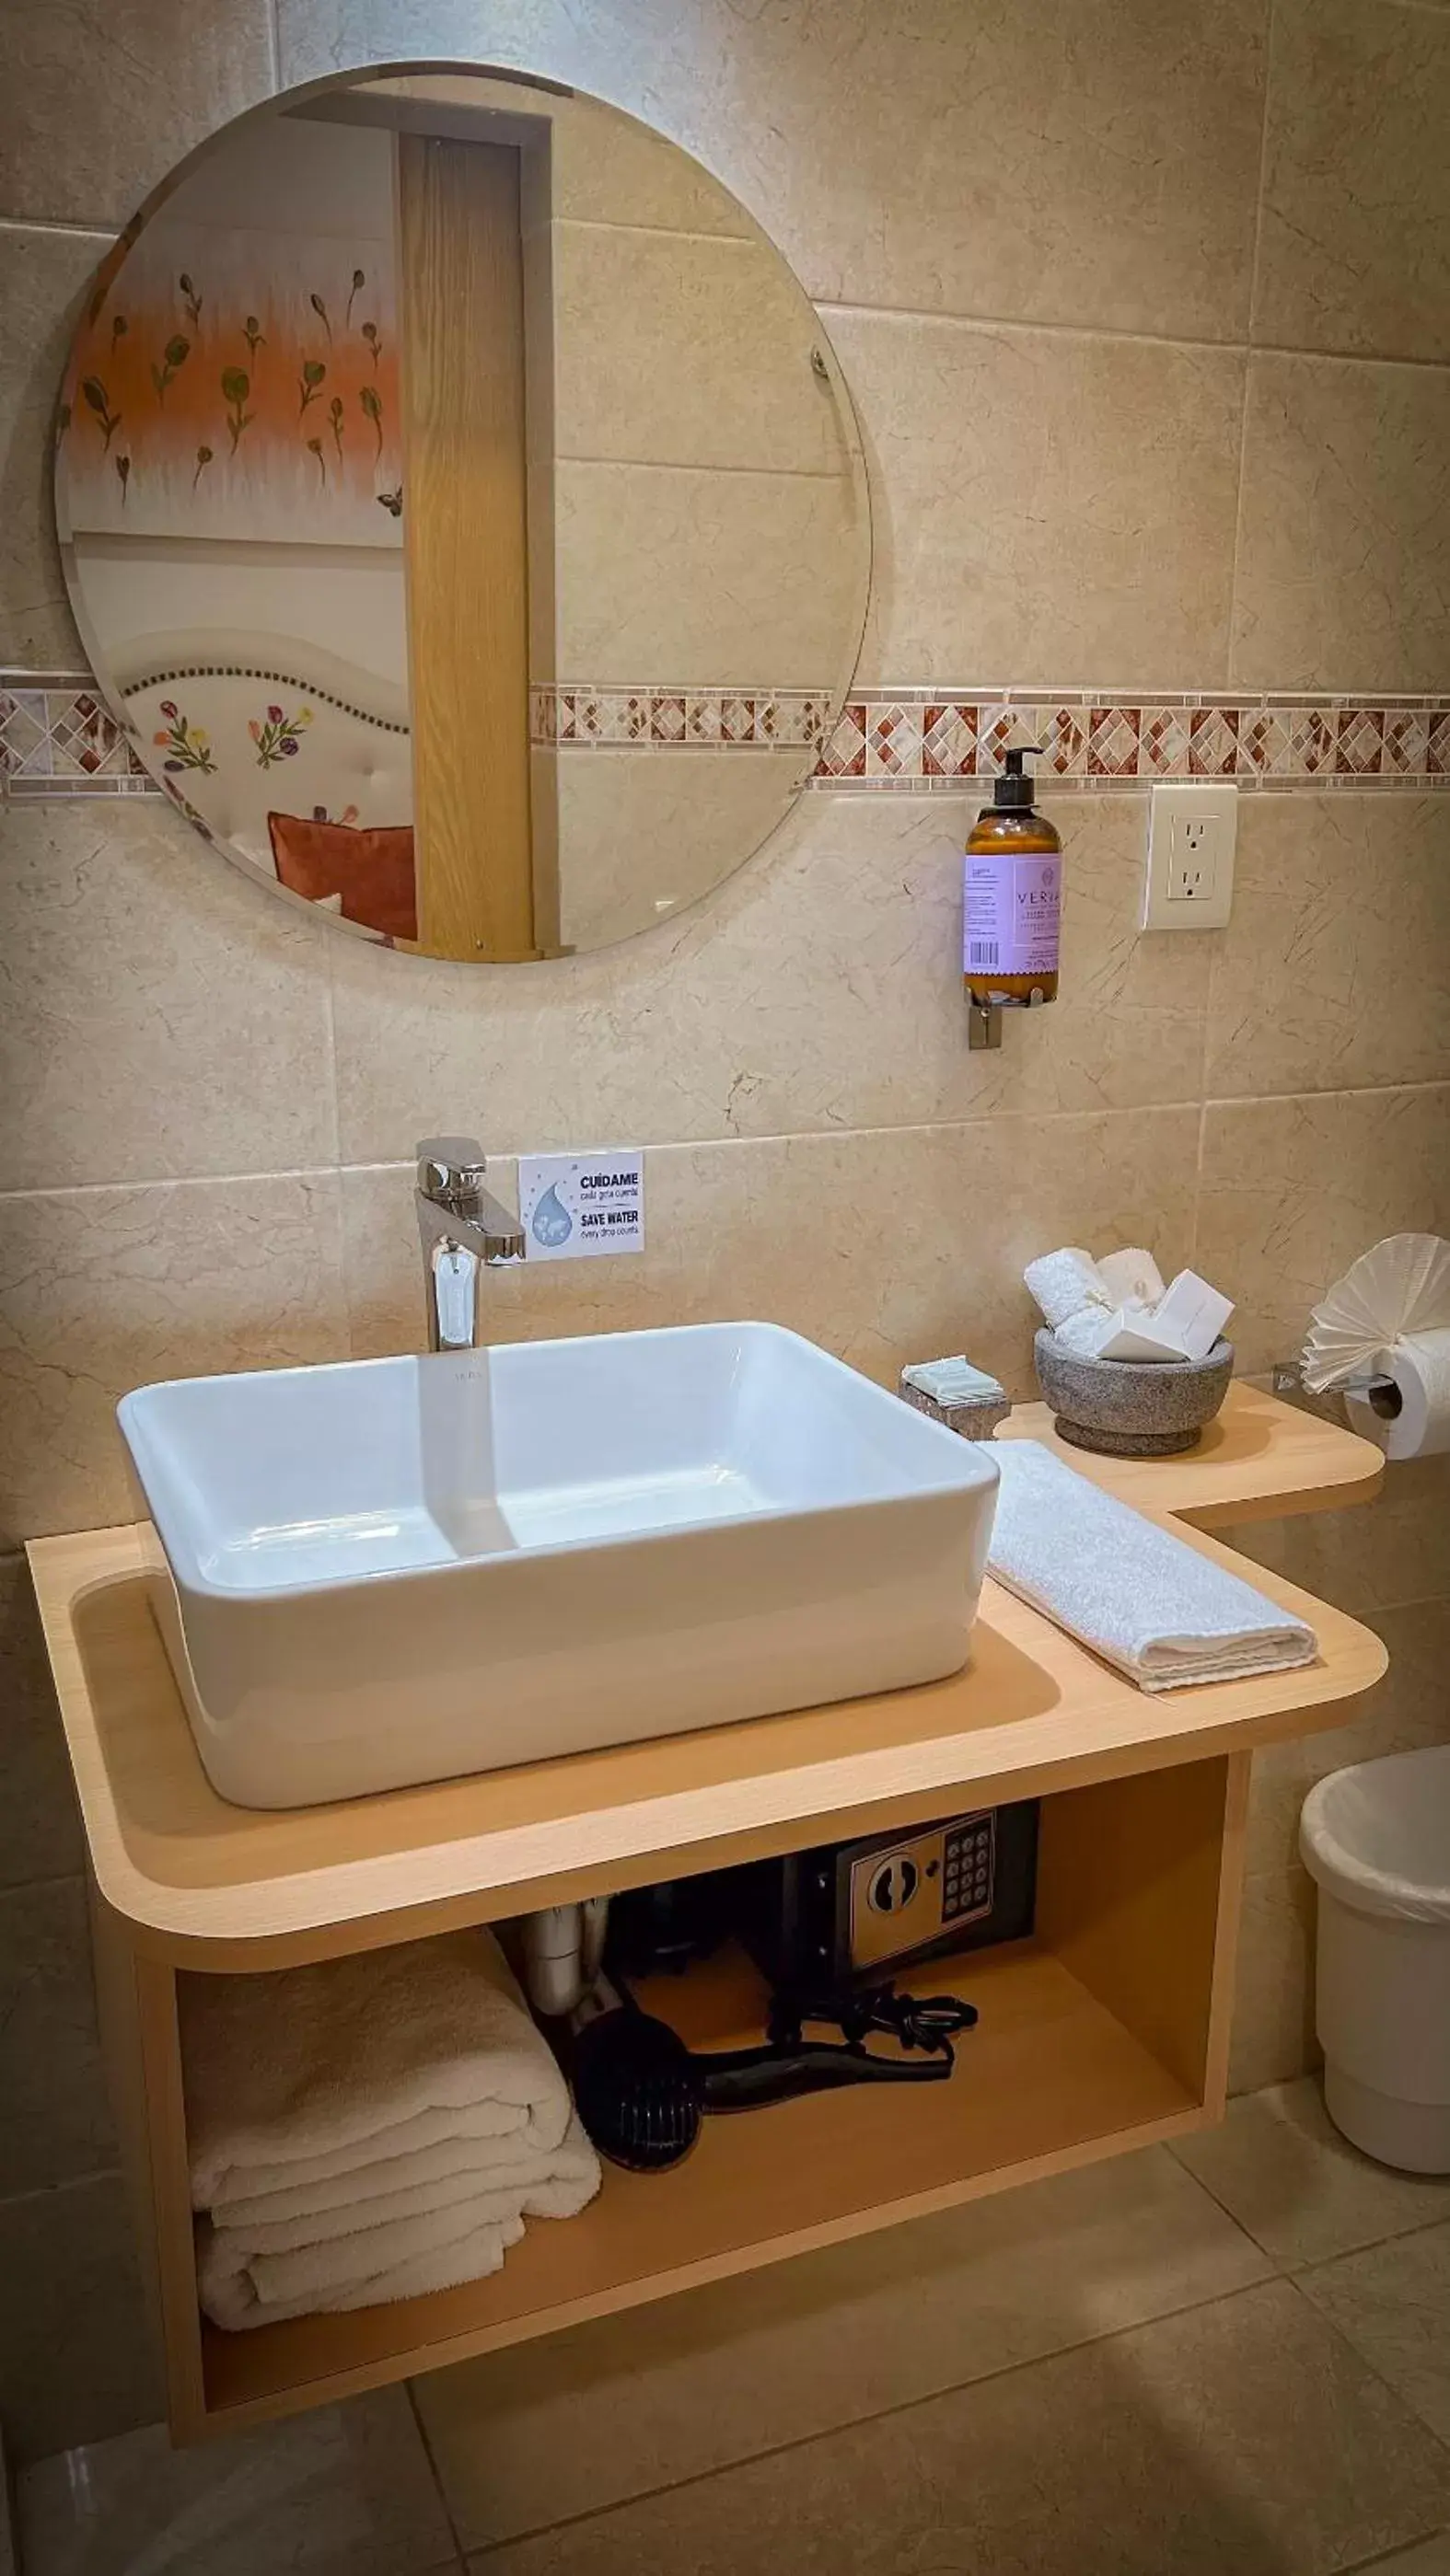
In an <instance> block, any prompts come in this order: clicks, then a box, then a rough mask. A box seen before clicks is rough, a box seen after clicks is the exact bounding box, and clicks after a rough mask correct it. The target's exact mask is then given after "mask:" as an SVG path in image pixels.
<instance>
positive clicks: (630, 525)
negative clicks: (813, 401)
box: [554, 464, 871, 693]
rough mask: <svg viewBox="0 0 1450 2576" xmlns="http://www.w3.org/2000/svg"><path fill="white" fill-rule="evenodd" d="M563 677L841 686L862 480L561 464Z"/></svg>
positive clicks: (865, 568)
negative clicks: (752, 681)
mask: <svg viewBox="0 0 1450 2576" xmlns="http://www.w3.org/2000/svg"><path fill="white" fill-rule="evenodd" d="M554 495H555V516H554V547H555V556H556V563H557V584H556V615H555V629H556V649H557V655H558V668H559V672H560V674H561V676H562V677H563V678H565V679H585V680H590V681H594V682H599V683H603V684H605V685H614V686H616V687H618V686H625V687H628V686H632V685H634V684H635V683H637V682H638V681H640V680H642V679H646V680H647V679H654V680H656V681H658V680H659V679H660V678H661V677H663V678H665V679H667V680H668V681H669V682H670V683H671V684H672V685H678V684H684V683H688V682H692V681H693V682H696V683H698V684H700V685H701V686H704V687H714V688H738V687H740V686H741V684H742V682H746V681H749V680H750V679H751V677H752V676H754V677H755V678H756V679H757V680H760V681H764V682H765V683H767V684H768V685H769V686H771V687H774V688H786V689H819V690H823V691H828V692H831V693H834V692H835V691H837V690H843V689H844V688H845V686H846V683H847V682H848V680H849V679H850V677H851V673H852V671H853V670H854V669H855V666H856V656H857V653H858V651H859V649H860V643H861V625H862V620H863V618H864V616H865V613H866V592H867V586H868V583H869V580H870V571H871V527H870V514H869V509H868V507H867V504H866V498H865V481H864V476H863V477H862V480H861V483H860V485H859V487H858V485H857V483H856V481H855V480H854V479H853V478H852V477H851V476H849V475H844V474H843V475H834V476H824V475H814V474H716V473H711V472H708V471H699V472H697V471H695V470H693V469H689V470H685V471H663V470H661V469H660V468H658V467H655V466H637V465H570V464H561V465H560V466H559V467H558V468H557V470H556V473H555V476H554Z"/></svg>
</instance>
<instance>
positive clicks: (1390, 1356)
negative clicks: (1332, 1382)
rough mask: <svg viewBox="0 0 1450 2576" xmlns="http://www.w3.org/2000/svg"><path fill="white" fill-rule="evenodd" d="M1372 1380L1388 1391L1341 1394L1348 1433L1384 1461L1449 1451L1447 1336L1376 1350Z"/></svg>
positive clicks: (1417, 1337) (1431, 1336)
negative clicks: (1370, 1445) (1369, 1444)
mask: <svg viewBox="0 0 1450 2576" xmlns="http://www.w3.org/2000/svg"><path fill="white" fill-rule="evenodd" d="M1375 1368H1376V1375H1377V1376H1380V1377H1385V1378H1388V1379H1389V1381H1390V1384H1389V1386H1388V1388H1384V1389H1379V1390H1377V1391H1376V1393H1375V1394H1373V1395H1359V1394H1354V1395H1348V1394H1347V1395H1346V1396H1345V1399H1344V1407H1345V1411H1346V1413H1347V1414H1348V1415H1349V1427H1350V1429H1351V1431H1357V1432H1359V1433H1360V1435H1361V1437H1362V1438H1364V1439H1365V1440H1372V1441H1373V1442H1374V1444H1375V1447H1376V1448H1377V1449H1382V1450H1383V1451H1384V1453H1385V1456H1386V1457H1387V1458H1435V1457H1438V1456H1439V1455H1440V1453H1441V1451H1442V1450H1445V1449H1450V1331H1445V1332H1439V1333H1416V1334H1414V1335H1412V1336H1411V1338H1410V1339H1409V1340H1407V1341H1403V1342H1396V1343H1394V1344H1393V1346H1392V1347H1391V1348H1390V1349H1389V1350H1387V1351H1381V1352H1380V1354H1379V1358H1378V1360H1377V1362H1376V1364H1375Z"/></svg>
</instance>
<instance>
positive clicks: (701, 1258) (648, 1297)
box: [342, 1110, 1197, 1392]
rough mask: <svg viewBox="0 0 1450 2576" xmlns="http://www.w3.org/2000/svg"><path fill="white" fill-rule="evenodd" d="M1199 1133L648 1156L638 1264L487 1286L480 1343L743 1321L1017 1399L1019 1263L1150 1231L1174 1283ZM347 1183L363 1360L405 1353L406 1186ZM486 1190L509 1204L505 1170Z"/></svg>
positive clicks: (1088, 1121)
mask: <svg viewBox="0 0 1450 2576" xmlns="http://www.w3.org/2000/svg"><path fill="white" fill-rule="evenodd" d="M1196 1125H1197V1121H1196V1114H1195V1113H1194V1112H1193V1111H1192V1110H1151V1111H1138V1112H1133V1113H1127V1112H1125V1113H1123V1114H1120V1115H1117V1116H1106V1117H1098V1118H1053V1119H1043V1120H1039V1121H1033V1120H1025V1119H1024V1120H1016V1119H1008V1118H999V1119H991V1120H985V1121H982V1122H980V1123H978V1124H975V1125H971V1126H960V1127H934V1128H906V1129H896V1130H889V1131H884V1132H881V1133H875V1134H855V1133H851V1134H846V1135H839V1136H794V1137H777V1138H773V1139H759V1140H751V1141H749V1142H741V1143H736V1144H726V1145H697V1146H678V1147H661V1148H658V1149H657V1150H655V1151H654V1152H652V1153H650V1154H649V1156H648V1158H647V1162H646V1167H645V1199H646V1227H647V1234H648V1241H647V1246H646V1249H645V1251H644V1252H643V1253H641V1254H639V1255H636V1256H627V1257H619V1258H614V1259H607V1258H606V1259H599V1260H594V1261H567V1262H545V1263H537V1264H527V1263H526V1264H523V1265H521V1266H519V1267H518V1268H510V1269H508V1270H505V1271H500V1272H498V1273H496V1274H495V1275H494V1276H493V1277H492V1278H491V1279H490V1280H489V1282H488V1285H487V1289H486V1292H485V1294H486V1299H487V1305H488V1318H489V1320H488V1334H489V1338H490V1339H491V1340H498V1341H515V1340H534V1339H538V1338H540V1337H541V1336H546V1335H549V1334H562V1333H589V1332H617V1331H626V1330H631V1329H634V1328H636V1327H639V1326H645V1325H652V1324H672V1323H681V1324H682V1323H696V1322H703V1321H706V1320H709V1319H711V1318H715V1319H725V1318H729V1317H732V1316H738V1315H753V1316H761V1317H764V1318H765V1319H767V1320H768V1321H773V1322H776V1323H781V1324H787V1325H790V1326H792V1327H794V1329H795V1330H796V1331H798V1332H803V1333H806V1334H809V1335H810V1336H811V1338H812V1339H813V1340H815V1341H818V1342H821V1343H823V1344H824V1346H825V1347H826V1348H827V1349H828V1350H832V1351H835V1352H836V1353H837V1354H838V1355H839V1356H840V1357H841V1358H842V1359H845V1360H847V1361H849V1362H851V1363H852V1364H853V1365H854V1366H855V1367H857V1368H860V1369H862V1370H864V1371H865V1373H866V1374H867V1376H869V1377H874V1378H878V1379H880V1380H881V1381H882V1382H883V1383H885V1384H888V1385H894V1384H895V1383H896V1379H897V1376H898V1373H899V1371H900V1368H901V1366H902V1364H903V1362H905V1361H907V1360H911V1359H920V1358H923V1357H927V1356H931V1355H933V1354H936V1353H940V1352H942V1351H958V1350H961V1349H962V1348H963V1347H964V1346H965V1347H966V1348H967V1349H968V1350H969V1351H970V1352H971V1354H972V1356H973V1358H974V1359H975V1360H977V1361H978V1362H979V1364H980V1365H981V1366H982V1367H984V1368H989V1369H992V1370H994V1371H995V1372H996V1374H997V1375H998V1376H1000V1377H1001V1378H1002V1379H1003V1381H1004V1383H1005V1384H1007V1385H1008V1386H1010V1387H1012V1388H1013V1389H1014V1390H1021V1391H1024V1392H1026V1391H1030V1390H1031V1386H1032V1377H1031V1348H1032V1330H1033V1324H1034V1320H1035V1317H1034V1313H1033V1310H1032V1308H1031V1301H1030V1299H1029V1297H1028V1295H1027V1291H1026V1289H1025V1288H1024V1287H1023V1285H1022V1267H1023V1263H1024V1262H1025V1261H1028V1260H1030V1259H1031V1258H1032V1255H1033V1254H1034V1253H1035V1252H1037V1251H1039V1250H1040V1249H1041V1248H1042V1246H1043V1244H1044V1243H1061V1242H1073V1243H1076V1242H1081V1241H1083V1240H1084V1238H1085V1237H1087V1238H1089V1239H1091V1238H1094V1237H1096V1238H1099V1239H1101V1238H1105V1237H1111V1238H1112V1239H1113V1240H1115V1241H1120V1242H1137V1241H1141V1240H1142V1229H1143V1228H1144V1226H1145V1225H1147V1224H1148V1223H1149V1221H1150V1220H1151V1222H1152V1225H1153V1228H1154V1230H1155V1237H1156V1240H1157V1242H1158V1244H1159V1247H1160V1251H1162V1250H1166V1252H1167V1255H1168V1258H1169V1260H1170V1261H1171V1262H1172V1263H1173V1264H1174V1265H1175V1266H1176V1265H1177V1263H1178V1261H1179V1259H1180V1258H1181V1257H1182V1253H1183V1247H1184V1246H1185V1244H1186V1243H1187V1241H1188V1239H1189V1228H1190V1214H1191V1192H1192V1170H1193V1139H1194V1135H1195V1132H1196ZM602 1141H605V1142H608V1141H610V1140H608V1139H607V1138H606V1139H603V1140H602ZM614 1141H616V1142H618V1141H620V1140H619V1139H617V1138H616V1139H615V1140H614ZM1028 1171H1030V1172H1031V1175H1032V1197H1031V1205H1030V1206H1028V1205H1027V1204H1026V1203H1025V1199H1024V1194H1023V1182H1022V1175H1023V1174H1024V1172H1028ZM342 1177H343V1200H344V1211H345V1227H346V1239H347V1274H348V1288H349V1294H350V1297H351V1299H352V1314H353V1344H354V1348H355V1350H357V1351H358V1352H359V1353H374V1352H383V1351H388V1350H409V1349H413V1348H415V1347H416V1345H417V1341H418V1334H419V1328H420V1316H421V1304H420V1297H421V1290H420V1285H419V1273H418V1251H417V1241H416V1235H415V1230H414V1225H413V1212H412V1205H411V1196H410V1191H411V1179H410V1173H409V1171H408V1170H407V1169H405V1168H396V1169H393V1170H374V1171H361V1172H353V1171H348V1172H344V1174H343V1176H342ZM496 1177H497V1178H498V1180H499V1183H500V1186H501V1189H502V1191H503V1192H504V1194H505V1195H506V1194H507V1193H508V1191H509V1190H511V1189H512V1186H513V1180H512V1175H511V1173H509V1171H508V1168H507V1166H506V1165H505V1166H503V1167H502V1168H501V1169H500V1171H499V1172H498V1174H497V1175H496Z"/></svg>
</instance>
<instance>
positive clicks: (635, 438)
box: [554, 224, 855, 475]
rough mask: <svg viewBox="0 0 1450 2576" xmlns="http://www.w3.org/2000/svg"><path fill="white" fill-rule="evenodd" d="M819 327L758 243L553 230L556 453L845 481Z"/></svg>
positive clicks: (842, 417) (849, 455)
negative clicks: (819, 366)
mask: <svg viewBox="0 0 1450 2576" xmlns="http://www.w3.org/2000/svg"><path fill="white" fill-rule="evenodd" d="M819 331H820V325H819V323H818V321H817V318H816V315H815V313H814V312H813V311H812V308H811V306H810V305H809V304H808V303H807V301H806V298H805V296H804V295H803V294H802V292H801V289H800V287H799V286H798V285H797V284H796V281H795V279H794V277H793V276H792V275H791V273H790V270H789V269H788V268H787V267H786V266H785V263H784V261H783V260H781V259H780V257H779V256H778V254H777V253H776V252H775V251H774V250H773V249H772V248H771V246H770V244H769V243H768V242H764V241H762V240H761V239H759V237H756V238H754V239H751V240H731V239H729V238H727V237H725V236H722V235H720V234H687V233H654V232H647V231H646V232H630V231H625V230H624V229H622V228H621V227H619V226H617V225H594V224H556V225H555V227H554V440H555V453H556V455H558V456H560V457H563V458H569V457H592V458H602V457H607V458H612V459H613V460H614V461H615V462H616V463H620V464H630V465H662V466H673V465H691V466H710V467H714V468H717V469H720V470H725V471H729V472H732V473H751V474H761V473H773V474H825V475H838V474H840V473H841V472H843V471H849V470H850V466H851V461H852V459H853V458H854V454H855V425H854V423H853V421H852V420H851V417H850V408H849V405H848V404H845V403H843V401H842V399H841V397H840V394H839V392H838V390H837V387H836V386H835V384H834V383H830V382H826V381H823V380H822V379H821V378H820V377H818V376H817V374H816V372H815V369H814V368H813V366H812V364H811V352H812V350H813V348H815V347H816V345H817V343H818V338H819Z"/></svg>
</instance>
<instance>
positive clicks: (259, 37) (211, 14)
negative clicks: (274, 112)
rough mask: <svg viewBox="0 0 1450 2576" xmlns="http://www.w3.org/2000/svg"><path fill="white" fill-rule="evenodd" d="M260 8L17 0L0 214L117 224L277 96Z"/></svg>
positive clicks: (2, 91)
mask: <svg viewBox="0 0 1450 2576" xmlns="http://www.w3.org/2000/svg"><path fill="white" fill-rule="evenodd" d="M272 85H273V84H272V62H271V44H270V30H269V26H268V14H267V0H198V5H197V6H196V7H194V8H189V9H188V10H187V13H186V29H185V41H184V42H182V41H181V40H180V37H179V33H178V28H177V20H176V12H175V9H174V7H173V6H172V5H171V0H126V6H125V8H124V9H119V8H116V7H114V6H112V5H110V0H75V5H73V6H71V7H68V8H65V9H55V8H51V7H49V6H48V5H47V0H15V5H14V6H12V7H10V8H8V9H6V10H5V11H4V13H3V15H0V169H3V171H4V173H5V176H4V179H3V181H0V215H12V216H19V217H21V218H22V219H24V220H36V221H40V222H51V223H71V224H101V225H112V226H117V225H120V224H123V223H125V222H127V221H128V220H129V218H130V217H131V216H132V215H133V214H134V213H135V211H136V209H137V207H138V206H139V205H140V202H141V200H142V198H143V197H144V196H145V194H146V192H147V190H148V189H150V188H154V187H155V186H156V183H157V181H158V180H160V179H164V178H165V176H166V174H167V172H168V171H169V170H170V169H171V168H172V167H173V165H174V164H175V163H176V162H178V161H179V160H180V159H181V157H182V155H183V153H186V152H189V151H190V150H191V149H192V147H193V145H195V144H198V143H200V142H202V141H203V140H204V138H205V137H206V136H207V135H208V134H210V133H211V132H212V131H213V130H214V128H215V127H217V126H218V125H220V124H222V123H223V122H224V121H225V119H226V118H227V117H229V116H236V115H239V114H240V112H241V110H242V109H243V108H244V107H250V106H251V105H252V103H253V101H254V100H255V99H259V98H265V97H266V96H267V95H268V94H269V92H270V90H271V88H272Z"/></svg>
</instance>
